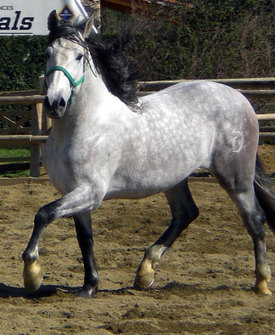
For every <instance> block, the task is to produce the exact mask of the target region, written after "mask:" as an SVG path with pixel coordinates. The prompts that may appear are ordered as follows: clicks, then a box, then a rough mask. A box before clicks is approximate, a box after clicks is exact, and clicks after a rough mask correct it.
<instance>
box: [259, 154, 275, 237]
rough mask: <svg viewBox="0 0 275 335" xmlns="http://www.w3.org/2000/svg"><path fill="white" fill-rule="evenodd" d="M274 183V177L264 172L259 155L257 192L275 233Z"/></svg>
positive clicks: (267, 220) (267, 219)
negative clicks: (271, 177)
mask: <svg viewBox="0 0 275 335" xmlns="http://www.w3.org/2000/svg"><path fill="white" fill-rule="evenodd" d="M274 184H275V183H274V182H273V181H272V179H270V178H269V177H268V176H267V175H266V174H265V173H264V170H263V168H262V165H261V162H260V160H259V157H257V161H256V173H255V181H254V188H255V193H256V197H257V200H258V202H259V204H260V206H261V207H262V209H263V210H264V212H265V215H266V222H267V223H268V225H269V227H270V229H271V230H272V231H273V234H275V192H274V191H273V189H272V185H274Z"/></svg>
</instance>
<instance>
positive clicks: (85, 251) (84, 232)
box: [74, 211, 98, 298]
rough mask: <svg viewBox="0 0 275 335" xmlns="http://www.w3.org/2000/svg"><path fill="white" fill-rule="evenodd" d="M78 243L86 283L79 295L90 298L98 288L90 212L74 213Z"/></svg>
mask: <svg viewBox="0 0 275 335" xmlns="http://www.w3.org/2000/svg"><path fill="white" fill-rule="evenodd" d="M74 222H75V228H76V233H77V240H78V244H79V247H80V250H81V253H82V258H83V263H84V271H85V276H84V284H83V287H82V289H81V290H80V291H79V293H78V295H79V296H80V297H84V298H90V297H92V295H93V294H94V293H95V292H96V290H97V285H98V274H97V268H96V262H95V259H94V254H93V232H92V227H91V215H90V212H89V211H88V212H83V213H79V214H76V215H74Z"/></svg>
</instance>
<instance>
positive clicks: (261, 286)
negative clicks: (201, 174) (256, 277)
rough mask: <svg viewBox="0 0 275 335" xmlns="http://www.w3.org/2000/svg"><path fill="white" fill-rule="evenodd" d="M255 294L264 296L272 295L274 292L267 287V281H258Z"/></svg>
mask: <svg viewBox="0 0 275 335" xmlns="http://www.w3.org/2000/svg"><path fill="white" fill-rule="evenodd" d="M254 290H255V292H256V293H258V294H263V295H272V292H271V291H270V290H269V288H268V287H267V281H266V280H261V281H257V282H256V284H255V288H254Z"/></svg>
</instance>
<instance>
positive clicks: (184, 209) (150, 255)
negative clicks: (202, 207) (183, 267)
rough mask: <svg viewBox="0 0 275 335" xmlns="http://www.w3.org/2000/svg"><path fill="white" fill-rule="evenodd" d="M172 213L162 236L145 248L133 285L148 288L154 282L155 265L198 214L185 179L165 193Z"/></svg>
mask: <svg viewBox="0 0 275 335" xmlns="http://www.w3.org/2000/svg"><path fill="white" fill-rule="evenodd" d="M165 195H166V197H167V200H168V202H169V205H170V209H171V213H172V216H173V218H172V223H171V225H170V226H169V227H168V229H167V230H166V231H165V232H164V234H162V236H161V237H160V238H159V239H158V240H157V241H156V242H155V243H154V244H153V245H152V246H151V247H150V248H148V249H147V250H146V252H145V255H144V258H143V260H142V262H141V264H140V266H139V268H138V271H137V275H136V279H135V287H136V288H141V289H144V288H148V287H150V286H151V285H152V283H153V282H154V277H155V266H156V264H157V263H158V262H159V261H160V259H161V257H162V256H163V255H164V253H165V252H166V251H167V249H168V248H169V247H170V246H171V245H172V244H173V243H174V242H175V240H176V239H177V237H178V236H179V235H180V234H181V232H182V231H183V230H184V229H186V228H187V226H188V225H189V223H190V222H192V221H193V220H194V219H195V218H196V217H197V216H198V208H197V206H196V204H195V202H194V200H193V198H192V195H191V193H190V191H189V188H188V185H187V181H184V182H182V183H181V184H179V185H177V186H176V187H174V188H173V189H171V190H169V191H168V192H166V193H165Z"/></svg>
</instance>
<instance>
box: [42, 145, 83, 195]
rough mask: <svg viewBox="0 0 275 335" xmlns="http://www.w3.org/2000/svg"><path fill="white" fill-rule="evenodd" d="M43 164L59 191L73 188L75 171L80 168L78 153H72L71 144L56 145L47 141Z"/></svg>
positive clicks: (65, 191) (62, 191)
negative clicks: (78, 165)
mask: <svg viewBox="0 0 275 335" xmlns="http://www.w3.org/2000/svg"><path fill="white" fill-rule="evenodd" d="M73 157H74V158H73ZM43 165H44V166H45V168H46V170H47V172H48V175H49V177H50V179H51V182H52V183H53V185H54V186H55V187H56V189H57V190H58V191H60V192H61V193H67V192H68V191H69V190H70V189H72V188H73V186H72V185H73V184H75V171H77V169H78V167H77V155H73V154H72V150H70V146H69V144H64V145H54V144H53V143H51V142H49V143H47V146H46V148H45V150H44V153H43Z"/></svg>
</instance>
